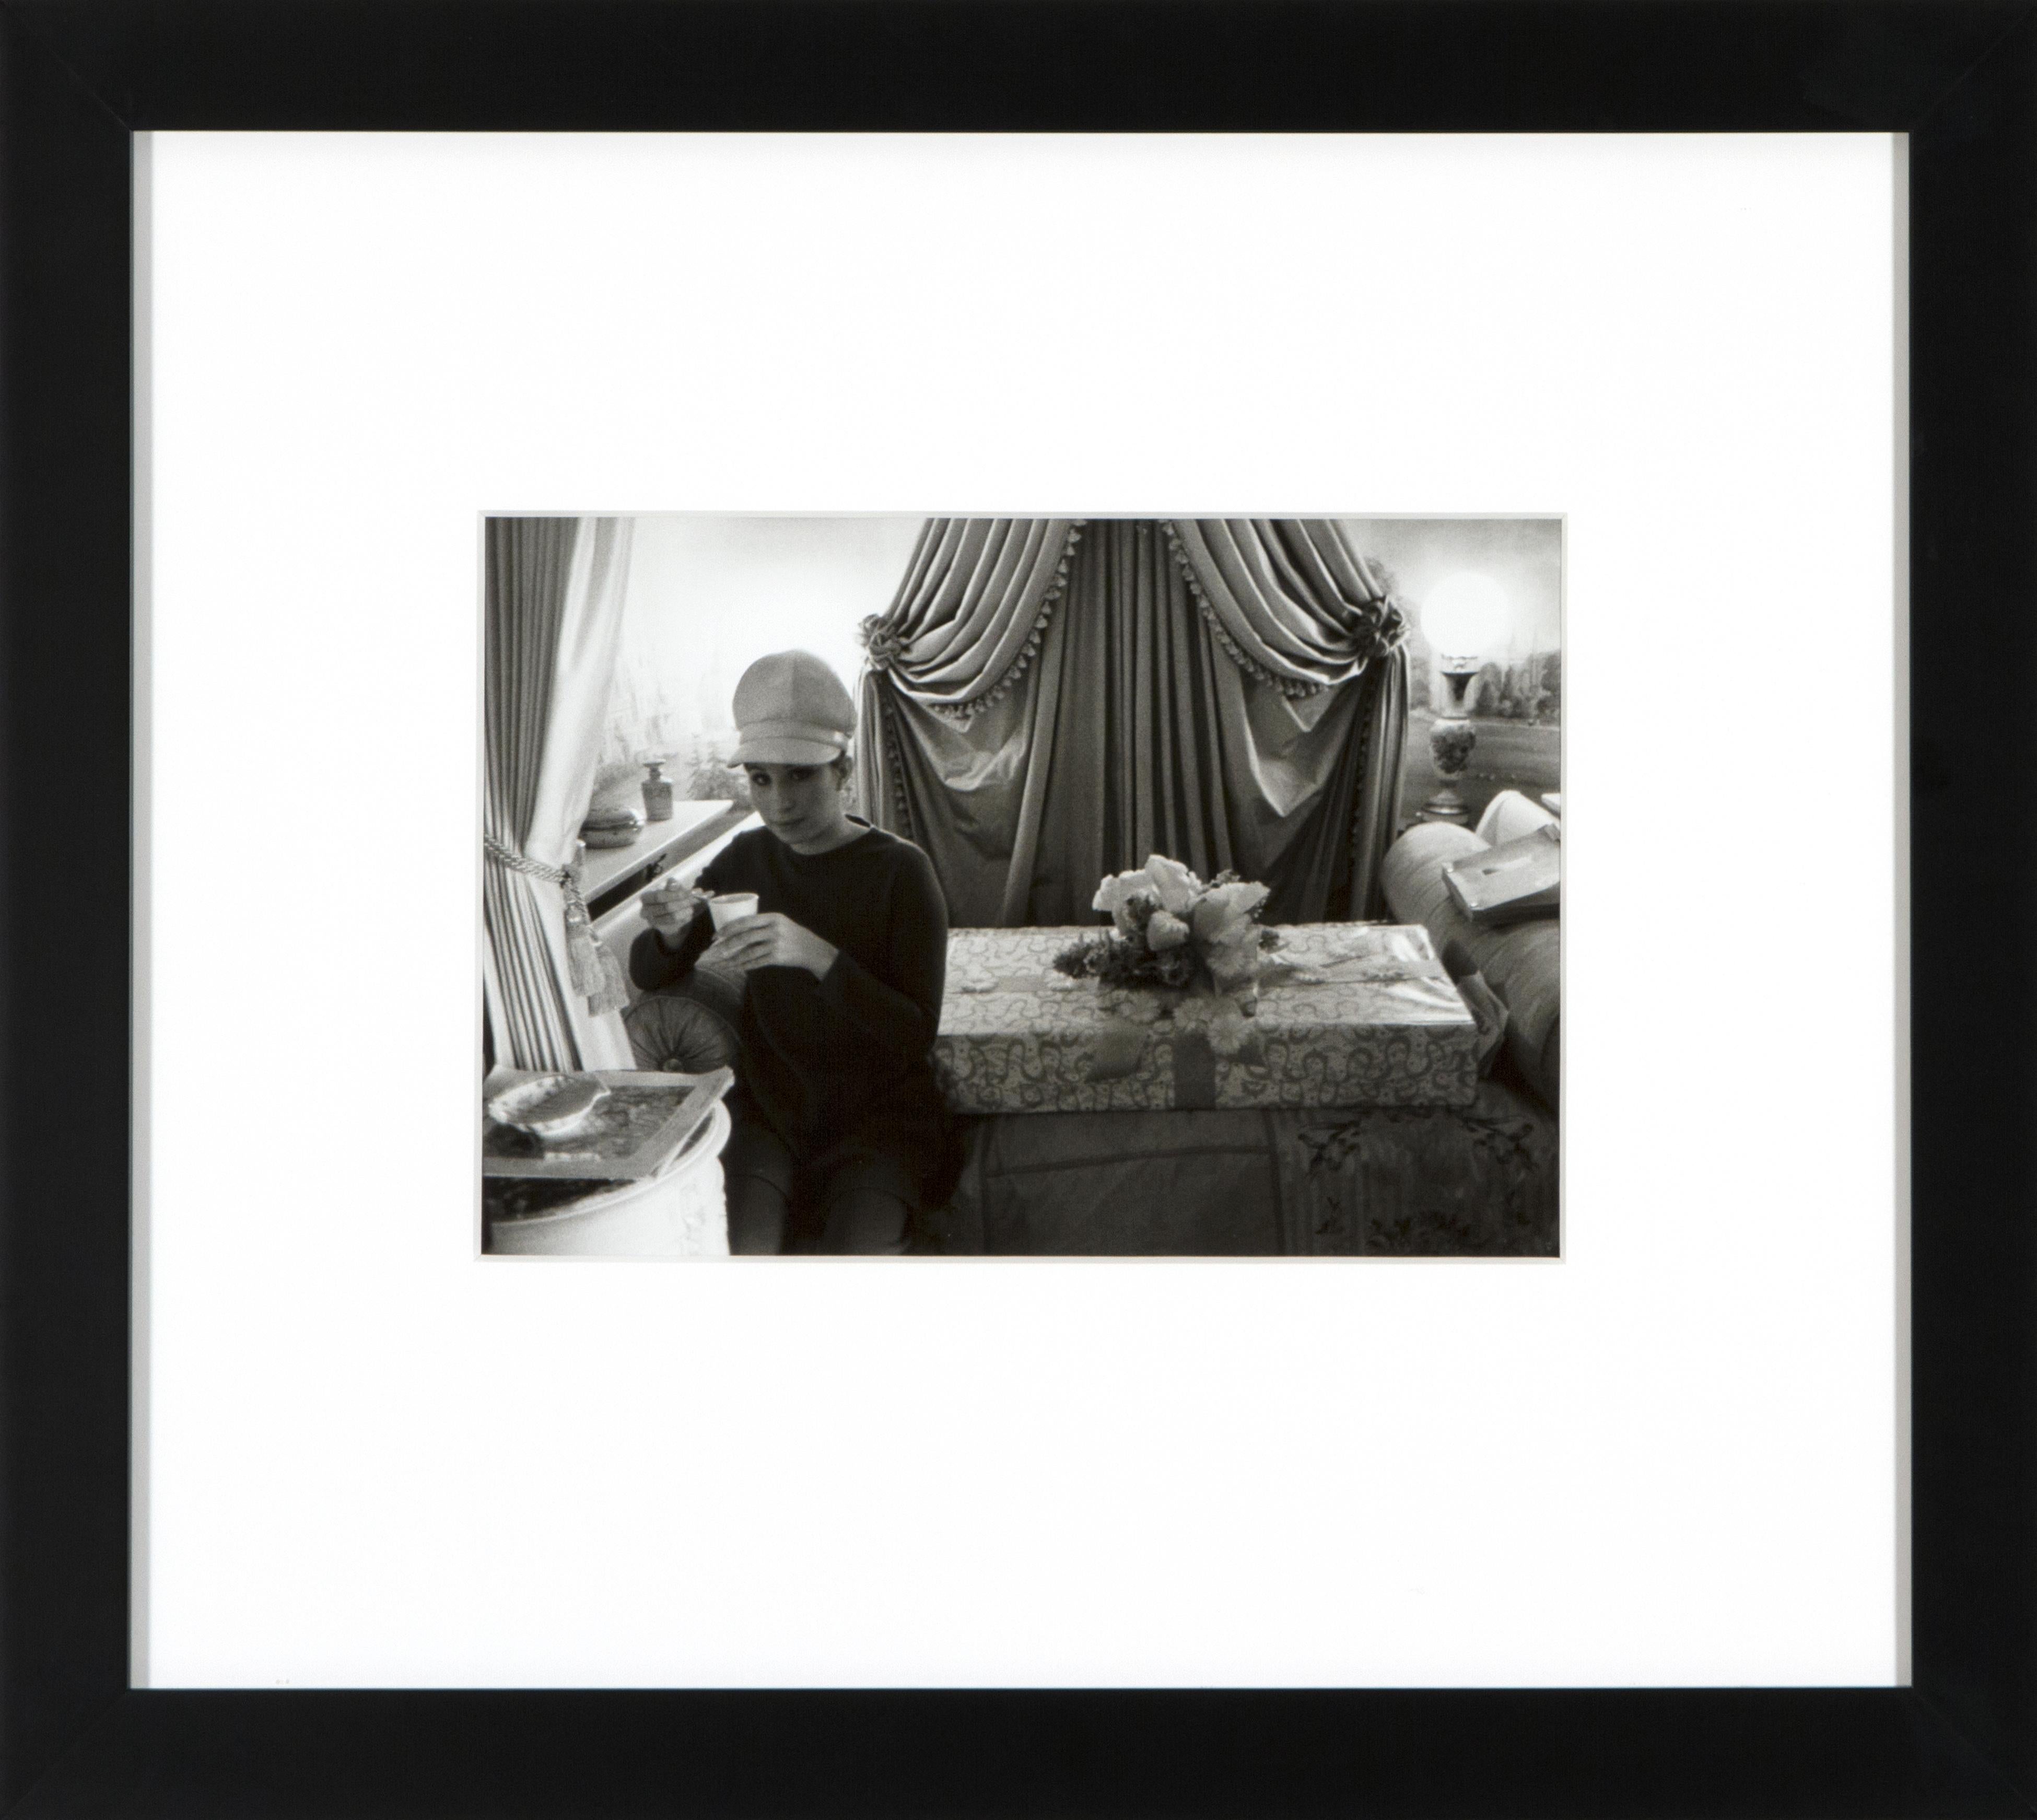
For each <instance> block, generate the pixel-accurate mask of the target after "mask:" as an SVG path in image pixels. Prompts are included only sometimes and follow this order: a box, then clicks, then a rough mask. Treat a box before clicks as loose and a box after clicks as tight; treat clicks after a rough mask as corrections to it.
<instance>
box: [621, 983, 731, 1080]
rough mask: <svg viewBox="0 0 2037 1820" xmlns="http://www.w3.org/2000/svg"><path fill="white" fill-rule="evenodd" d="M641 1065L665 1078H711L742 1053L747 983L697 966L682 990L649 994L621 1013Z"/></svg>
mask: <svg viewBox="0 0 2037 1820" xmlns="http://www.w3.org/2000/svg"><path fill="white" fill-rule="evenodd" d="M622 1025H623V1027H624V1028H625V1030H627V1031H629V1046H630V1048H631V1049H632V1050H634V1051H635V1053H636V1057H637V1066H638V1067H639V1068H642V1069H650V1070H652V1072H654V1073H661V1074H707V1073H712V1071H713V1070H714V1069H717V1068H727V1067H731V1066H733V1065H734V1064H735V1058H736V1055H737V1054H738V1052H739V1050H741V1048H742V1046H743V1045H742V1039H741V1036H740V1035H739V1032H740V1031H741V1030H742V1027H743V986H742V982H740V981H738V980H732V979H730V978H727V975H725V974H718V973H713V972H710V971H709V970H708V969H707V968H705V967H695V968H694V969H693V971H692V972H691V973H690V974H687V975H686V978H684V979H682V980H681V981H680V982H679V983H678V985H677V986H668V987H667V988H666V989H664V990H663V991H662V992H653V993H647V994H646V995H645V996H644V997H642V998H640V999H639V1000H637V1002H636V1003H635V1004H634V1005H631V1006H630V1007H629V1009H628V1010H626V1011H625V1012H623V1014H622Z"/></svg>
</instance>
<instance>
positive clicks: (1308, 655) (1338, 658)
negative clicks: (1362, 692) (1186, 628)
mask: <svg viewBox="0 0 2037 1820" xmlns="http://www.w3.org/2000/svg"><path fill="white" fill-rule="evenodd" d="M1163 522H1164V523H1165V524H1166V532H1167V542H1168V545H1169V547H1170V548H1171V549H1172V550H1173V552H1174V556H1175V559H1176V560H1177V562H1179V563H1180V564H1181V573H1183V575H1184V576H1185V577H1187V580H1188V584H1189V591H1190V592H1192V594H1193V595H1194V596H1195V599H1196V605H1197V606H1198V607H1200V608H1201V610H1202V615H1203V617H1204V619H1206V620H1207V622H1209V626H1210V630H1211V633H1212V634H1214V635H1215V638H1216V641H1217V643H1218V644H1219V645H1221V646H1222V647H1223V650H1224V652H1225V653H1226V655H1227V656H1229V657H1230V659H1231V660H1232V661H1233V662H1234V663H1235V664H1237V665H1238V668H1240V669H1241V670H1243V671H1244V672H1245V674H1246V675H1249V676H1251V677H1253V679H1255V680H1257V681H1258V682H1260V683H1265V684H1266V685H1268V687H1271V688H1275V689H1278V690H1279V691H1280V693H1281V694H1283V695H1287V696H1289V697H1291V698H1297V699H1298V698H1301V697H1302V696H1306V695H1313V694H1319V693H1320V692H1321V691H1323V690H1325V689H1328V688H1334V687H1336V685H1337V684H1339V683H1347V682H1349V681H1351V679H1352V678H1353V677H1355V676H1356V675H1359V673H1360V672H1362V670H1363V669H1364V668H1365V667H1366V664H1369V663H1370V662H1371V661H1372V660H1373V659H1374V658H1375V657H1378V656H1383V655H1384V654H1385V653H1387V652H1389V651H1391V650H1393V649H1395V648H1396V646H1398V645H1400V644H1401V643H1402V642H1403V641H1404V640H1405V638H1407V636H1408V626H1407V621H1406V619H1405V616H1404V615H1403V614H1402V612H1401V611H1400V603H1399V602H1397V601H1396V600H1392V599H1390V598H1389V596H1388V594H1387V592H1386V590H1385V588H1383V587H1382V586H1381V585H1380V583H1379V581H1378V579H1377V577H1374V574H1373V573H1372V571H1371V569H1370V568H1369V567H1368V566H1366V561H1365V559H1364V558H1363V557H1362V556H1360V555H1359V553H1358V552H1357V551H1356V550H1355V549H1354V548H1352V547H1351V539H1349V538H1348V537H1347V535H1345V532H1344V527H1343V526H1342V525H1341V524H1337V523H1336V521H1335V520H1333V519H1327V518H1179V519H1170V520H1164V521H1163Z"/></svg>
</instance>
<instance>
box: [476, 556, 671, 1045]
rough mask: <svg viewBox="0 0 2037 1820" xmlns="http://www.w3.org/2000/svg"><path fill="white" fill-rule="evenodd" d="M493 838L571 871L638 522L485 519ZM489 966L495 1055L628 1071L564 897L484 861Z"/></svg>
mask: <svg viewBox="0 0 2037 1820" xmlns="http://www.w3.org/2000/svg"><path fill="white" fill-rule="evenodd" d="M629 541H630V526H629V520H626V519H614V518H494V519H490V520H488V522H487V524H486V636H485V652H486V660H485V667H484V674H483V683H484V697H483V702H482V721H483V725H484V728H485V731H486V755H487V778H486V784H487V793H486V804H485V806H484V809H483V827H484V831H485V833H486V835H487V838H488V842H489V845H490V846H493V847H494V848H496V849H499V850H501V851H506V852H507V853H510V854H513V855H516V856H519V857H521V858H523V859H524V860H526V861H531V862H533V863H534V864H535V865H536V866H537V867H539V868H552V869H556V868H563V867H565V866H568V865H571V864H572V863H573V859H574V857H575V854H576V849H577V842H578V840H579V831H580V823H581V821H582V819H584V817H585V815H586V814H587V810H588V802H589V800H590V799H591V796H592V795H593V790H594V775H595V765H596V762H597V760H598V757H599V744H600V739H601V732H602V727H603V721H604V719H605V717H606V716H607V706H608V691H609V687H610V679H611V678H612V676H613V675H614V668H615V653H616V649H617V647H618V643H619V641H620V637H621V633H622V607H623V597H624V592H625V587H626V585H627V581H628V576H629ZM482 913H483V920H484V924H485V927H486V935H487V941H486V952H485V956H484V962H483V971H484V980H485V986H486V993H487V1001H488V1015H489V1027H490V1031H491V1033H492V1036H493V1045H494V1051H495V1059H496V1061H497V1062H499V1063H501V1064H504V1065H507V1066H509V1067H512V1068H533V1069H597V1068H629V1067H632V1066H633V1065H634V1064H633V1061H632V1060H631V1056H630V1049H629V1039H628V1037H627V1035H625V1032H624V1031H623V1027H622V1019H621V1018H620V1016H618V1015H617V1013H616V1012H614V1011H612V1010H596V1009H595V1008H592V1006H591V1003H590V1001H589V1000H588V997H586V996H584V994H583V993H578V992H576V991H575V990H574V989H573V984H572V981H573V970H572V963H571V957H570V955H569V948H568V939H567V929H566V914H567V897H566V894H565V891H564V890H563V889H562V887H561V886H560V885H559V884H557V883H555V882H554V881H553V880H550V879H548V878H545V877H537V876H530V875H528V874H527V873H525V872H520V871H517V870H515V869H513V868H512V867H511V866H510V865H505V864H503V863H501V861H499V860H497V859H494V858H489V859H486V860H485V861H484V862H483V865H482Z"/></svg>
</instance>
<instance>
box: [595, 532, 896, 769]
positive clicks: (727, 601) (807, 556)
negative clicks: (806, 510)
mask: <svg viewBox="0 0 2037 1820" xmlns="http://www.w3.org/2000/svg"><path fill="white" fill-rule="evenodd" d="M923 522H924V520H920V519H918V518H903V517H841V518H776V517H765V516H709V515H705V514H682V513H669V514H658V515H655V516H644V517H640V518H638V519H637V521H636V535H635V539H634V543H633V549H632V552H631V556H630V564H629V588H628V591H627V592H626V594H625V597H624V606H623V615H624V617H623V631H622V652H621V653H620V655H619V656H618V659H617V663H616V677H615V693H614V698H613V700H612V702H611V703H610V710H609V721H608V728H607V734H606V736H605V737H604V740H603V747H602V753H601V759H602V765H603V773H602V781H601V789H602V792H603V794H608V793H617V794H621V793H625V792H629V791H632V790H633V789H634V788H635V779H636V778H637V776H639V775H641V773H639V772H638V771H637V769H636V766H637V758H638V755H640V754H642V753H646V752H650V753H670V754H676V755H678V759H679V763H678V767H677V774H678V780H679V782H680V787H681V789H684V788H685V785H686V779H685V775H684V773H685V769H686V761H687V758H688V755H690V753H691V752H692V751H693V749H694V748H695V747H697V745H698V744H699V743H700V742H701V741H702V740H712V736H714V735H715V734H716V733H720V732H727V730H728V729H729V728H731V727H732V726H733V725H734V722H733V721H731V719H730V718H729V712H728V705H729V698H730V696H731V694H732V693H733V692H734V690H735V683H736V679H737V678H738V677H739V676H740V675H742V674H743V671H744V669H745V668H747V667H748V666H749V665H750V664H751V663H752V662H754V660H756V659H758V657H761V656H764V655H765V653H767V652H771V651H782V650H785V649H791V648H798V649H805V650H808V651H812V652H814V653H818V655H819V656H822V657H825V658H826V660H828V662H829V663H830V664H833V666H834V668H835V672H836V674H837V675H839V676H840V677H841V679H842V681H843V682H844V683H845V684H847V685H848V687H849V688H850V689H851V690H853V689H854V688H855V687H856V675H857V672H858V671H859V670H860V668H861V666H862V662H863V650H862V647H861V645H860V644H859V642H858V641H857V638H856V626H857V625H858V623H859V622H860V621H861V620H862V619H864V616H865V615H867V614H871V613H882V612H883V611H885V610H886V608H887V607H890V604H891V602H892V600H893V597H894V596H895V595H896V594H897V592H898V585H899V583H900V581H901V580H903V579H904V577H905V567H906V564H907V563H908V562H909V561H910V559H911V558H912V554H913V544H914V542H915V541H916V539H917V538H918V536H919V534H920V525H921V524H922V523H923Z"/></svg>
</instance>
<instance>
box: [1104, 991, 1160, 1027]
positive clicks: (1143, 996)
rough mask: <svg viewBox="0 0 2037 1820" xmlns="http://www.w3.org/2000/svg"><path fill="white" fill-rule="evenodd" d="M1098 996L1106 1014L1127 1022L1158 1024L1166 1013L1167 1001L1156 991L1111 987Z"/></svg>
mask: <svg viewBox="0 0 2037 1820" xmlns="http://www.w3.org/2000/svg"><path fill="white" fill-rule="evenodd" d="M1098 996H1099V997H1100V998H1101V999H1102V1009H1103V1012H1104V1013H1105V1016H1109V1017H1121V1018H1123V1019H1124V1021H1125V1022H1126V1023H1127V1024H1158V1022H1159V1021H1160V1020H1161V1019H1162V1018H1163V1017H1165V1016H1166V1015H1167V1011H1168V1004H1167V1001H1166V999H1165V998H1164V997H1162V996H1161V994H1159V993H1157V992H1148V991H1128V990H1125V989H1122V988H1111V989H1106V990H1105V991H1104V992H1103V993H1100V994H1099V995H1098Z"/></svg>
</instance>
